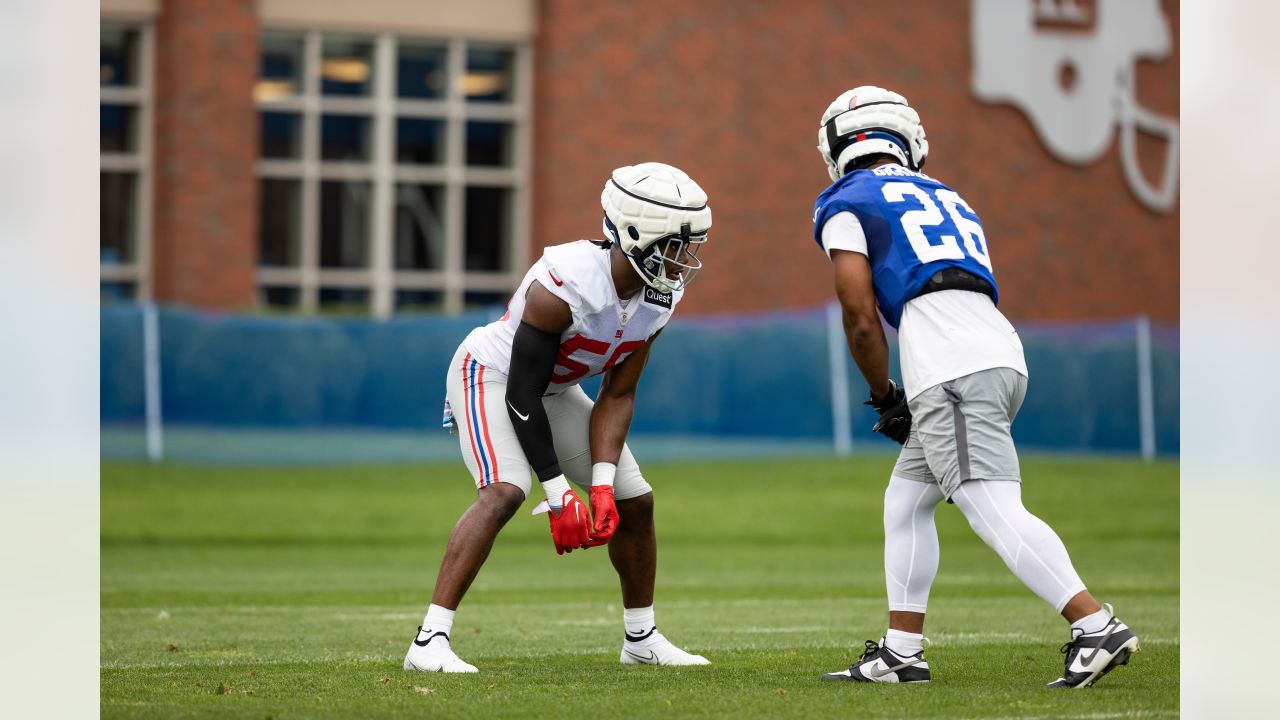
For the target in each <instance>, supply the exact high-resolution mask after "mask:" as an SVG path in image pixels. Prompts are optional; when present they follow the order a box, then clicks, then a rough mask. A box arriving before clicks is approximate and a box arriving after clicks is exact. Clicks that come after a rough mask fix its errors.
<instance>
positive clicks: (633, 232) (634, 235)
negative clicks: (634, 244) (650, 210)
mask: <svg viewBox="0 0 1280 720" xmlns="http://www.w3.org/2000/svg"><path fill="white" fill-rule="evenodd" d="M627 234H628V235H630V236H631V239H632V240H639V239H640V231H639V230H637V229H636V226H635V225H628V226H627Z"/></svg>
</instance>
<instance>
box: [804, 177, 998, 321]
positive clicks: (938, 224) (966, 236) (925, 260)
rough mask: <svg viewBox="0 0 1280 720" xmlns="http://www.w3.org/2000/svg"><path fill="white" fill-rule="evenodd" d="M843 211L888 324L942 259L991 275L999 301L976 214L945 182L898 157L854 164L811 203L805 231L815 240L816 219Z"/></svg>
mask: <svg viewBox="0 0 1280 720" xmlns="http://www.w3.org/2000/svg"><path fill="white" fill-rule="evenodd" d="M846 211H847V212H851V213H853V214H854V215H855V216H856V217H857V218H858V222H859V223H861V224H862V230H863V232H864V233H865V234H866V237H867V259H868V260H870V262H871V273H872V284H873V285H874V286H875V292H876V303H877V304H878V305H879V306H880V312H881V313H882V314H883V315H884V318H885V320H887V321H888V322H889V324H890V325H892V326H893V327H895V328H896V327H898V323H899V322H900V321H901V319H902V306H903V305H905V304H906V303H907V301H908V300H911V299H912V298H914V297H915V296H916V295H918V294H919V293H920V290H921V289H922V288H923V287H924V286H925V283H927V282H928V281H929V278H930V277H932V276H933V274H934V273H936V272H938V271H939V270H941V269H943V268H945V267H959V268H963V269H964V270H967V271H968V272H970V273H973V274H974V275H976V276H978V277H980V278H982V279H984V280H986V281H987V282H989V283H991V288H992V289H993V290H995V298H994V299H995V300H996V302H999V297H1000V291H999V289H998V288H997V287H996V279H995V275H994V274H993V273H992V271H991V258H990V257H989V256H988V255H987V240H986V236H985V235H984V234H983V232H982V221H981V220H979V219H978V216H977V214H976V213H974V212H973V209H972V208H970V207H969V205H968V203H966V202H965V201H964V199H963V198H961V197H960V195H958V194H957V193H956V192H955V191H954V190H952V189H951V188H949V187H947V186H946V185H943V184H942V183H940V182H938V181H937V180H934V179H933V178H931V177H929V176H928V175H925V174H923V173H918V172H914V171H912V170H908V169H906V168H904V167H902V166H901V165H883V166H881V167H878V168H875V169H872V170H855V171H853V172H851V173H849V174H847V175H845V176H844V177H842V178H840V179H839V180H837V181H836V182H835V183H834V184H832V185H831V187H829V188H827V189H826V190H824V191H823V192H822V194H821V195H819V196H818V200H817V202H816V203H815V204H814V208H813V238H814V240H816V241H817V243H818V246H819V247H822V226H823V225H825V224H826V222H827V220H828V219H830V218H831V217H832V216H833V215H835V214H836V213H840V212H846Z"/></svg>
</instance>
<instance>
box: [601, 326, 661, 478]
mask: <svg viewBox="0 0 1280 720" xmlns="http://www.w3.org/2000/svg"><path fill="white" fill-rule="evenodd" d="M661 334H662V331H661V330H659V331H658V332H657V333H655V334H654V336H653V337H651V338H649V341H648V342H646V343H645V344H644V346H643V347H641V348H640V349H639V350H636V351H635V352H633V353H631V354H630V355H628V356H627V359H626V360H623V361H622V362H620V363H618V364H617V365H614V366H613V368H612V369H611V370H609V372H607V373H605V374H604V381H603V382H602V383H601V385H600V393H599V394H598V395H597V396H596V405H595V408H593V409H592V411H591V461H592V462H607V463H613V464H614V465H617V464H618V458H620V457H622V446H623V444H624V443H625V442H626V440H627V430H628V429H629V428H630V427H631V416H632V413H633V412H634V411H635V406H636V387H637V386H638V385H639V383H640V375H641V374H642V373H643V372H644V366H645V364H646V363H648V362H649V349H650V348H652V347H653V342H654V341H655V340H657V339H658V335H661Z"/></svg>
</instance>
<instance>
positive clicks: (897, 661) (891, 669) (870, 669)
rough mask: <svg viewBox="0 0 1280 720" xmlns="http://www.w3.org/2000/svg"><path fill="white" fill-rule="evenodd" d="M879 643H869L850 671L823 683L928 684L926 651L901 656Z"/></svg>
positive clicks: (841, 672)
mask: <svg viewBox="0 0 1280 720" xmlns="http://www.w3.org/2000/svg"><path fill="white" fill-rule="evenodd" d="M883 643H884V638H880V643H876V642H875V641H874V640H868V641H867V643H866V648H865V649H864V650H863V652H862V656H861V657H859V658H858V661H857V662H855V663H854V664H852V665H850V666H849V669H847V670H841V671H840V672H833V673H827V674H825V675H823V676H822V679H823V680H844V681H850V682H882V683H909V682H929V680H930V675H929V663H928V662H926V661H925V659H924V650H921V651H920V652H918V653H916V654H915V655H905V656H903V655H899V654H897V653H895V652H894V651H892V650H890V649H889V648H887V647H885V646H884V645H883Z"/></svg>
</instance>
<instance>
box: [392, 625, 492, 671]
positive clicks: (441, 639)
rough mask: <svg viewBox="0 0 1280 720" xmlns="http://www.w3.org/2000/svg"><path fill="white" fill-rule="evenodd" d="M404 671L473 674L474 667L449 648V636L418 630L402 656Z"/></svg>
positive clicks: (432, 631)
mask: <svg viewBox="0 0 1280 720" xmlns="http://www.w3.org/2000/svg"><path fill="white" fill-rule="evenodd" d="M404 669H405V670H410V671H418V672H446V673H473V672H480V671H479V670H477V669H476V666H475V665H472V664H470V663H468V662H465V661H463V659H462V658H460V657H458V655H457V653H455V652H454V651H453V648H451V647H449V634H448V633H442V632H437V631H434V630H423V629H422V628H421V627H419V628H418V637H416V638H414V639H413V644H411V645H410V646H409V653H408V654H407V655H405V656H404Z"/></svg>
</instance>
